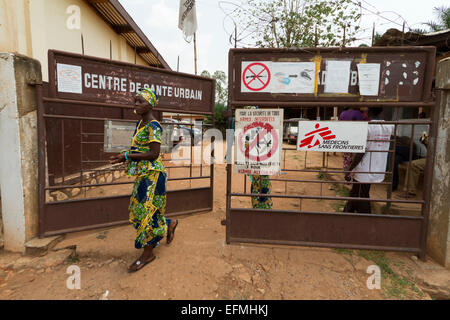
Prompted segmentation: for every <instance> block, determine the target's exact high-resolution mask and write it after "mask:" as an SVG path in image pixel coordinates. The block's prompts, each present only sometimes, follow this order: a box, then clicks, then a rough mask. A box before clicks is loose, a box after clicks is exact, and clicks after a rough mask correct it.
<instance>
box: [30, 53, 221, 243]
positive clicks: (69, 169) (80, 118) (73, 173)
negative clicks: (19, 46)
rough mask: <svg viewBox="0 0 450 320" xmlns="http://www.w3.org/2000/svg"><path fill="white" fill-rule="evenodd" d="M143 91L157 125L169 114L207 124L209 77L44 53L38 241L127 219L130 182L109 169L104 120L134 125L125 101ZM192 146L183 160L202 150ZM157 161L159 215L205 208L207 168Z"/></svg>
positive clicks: (211, 94) (209, 200) (209, 198)
mask: <svg viewBox="0 0 450 320" xmlns="http://www.w3.org/2000/svg"><path fill="white" fill-rule="evenodd" d="M146 85H148V86H149V87H152V86H153V87H154V88H155V90H156V91H157V92H158V94H159V95H160V103H159V104H158V107H157V108H155V110H156V111H158V112H159V115H160V120H161V118H162V112H176V113H184V114H194V115H209V116H211V117H212V120H213V121H212V123H214V112H213V110H214V99H215V80H213V79H209V78H204V77H199V76H193V75H189V74H183V73H178V72H173V71H168V70H164V69H157V68H152V67H144V66H138V65H134V64H127V63H122V62H117V61H110V60H106V59H99V58H94V57H87V56H81V55H77V54H72V53H66V52H59V51H49V83H48V85H47V84H44V85H43V86H38V88H37V90H38V91H37V92H38V93H37V94H38V101H39V106H38V135H39V142H38V143H39V234H40V236H49V235H55V234H61V233H67V232H72V231H79V230H86V229H91V228H98V227H105V226H112V225H117V224H122V223H126V222H127V221H128V210H127V208H128V204H129V197H130V194H131V190H132V189H131V188H132V184H133V180H132V179H131V178H129V177H126V176H125V174H124V167H123V165H121V164H120V165H110V164H109V161H108V160H109V157H110V156H111V155H112V154H111V153H105V152H104V140H105V122H106V121H108V120H120V121H126V122H131V123H136V121H137V116H136V115H134V114H133V112H132V111H133V107H132V105H133V103H134V102H133V97H134V95H135V92H136V88H138V87H144V86H146ZM161 123H162V125H163V126H171V125H173V124H172V123H164V122H161ZM188 126H189V125H188ZM200 144H201V145H195V146H193V145H191V144H190V146H189V148H190V154H191V155H192V150H193V148H201V149H202V150H203V141H200ZM185 148H186V147H185ZM212 152H213V151H212ZM185 153H189V152H185ZM185 153H183V155H184V154H185ZM190 159H192V157H191V158H190ZM163 161H164V164H165V166H166V168H167V171H168V186H167V189H168V190H167V207H166V216H168V217H170V216H174V215H182V214H190V213H195V212H203V211H210V210H212V207H213V177H214V175H213V172H214V166H213V162H212V161H209V162H202V163H200V164H198V165H194V164H193V163H192V161H190V162H189V159H188V164H184V165H178V164H174V163H173V162H172V161H171V158H170V154H169V153H167V154H163Z"/></svg>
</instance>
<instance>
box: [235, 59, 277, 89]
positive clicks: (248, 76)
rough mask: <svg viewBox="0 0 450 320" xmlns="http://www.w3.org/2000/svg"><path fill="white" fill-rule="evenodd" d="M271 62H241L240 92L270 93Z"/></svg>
mask: <svg viewBox="0 0 450 320" xmlns="http://www.w3.org/2000/svg"><path fill="white" fill-rule="evenodd" d="M271 70H272V62H271V61H243V62H242V74H241V92H270V89H271V88H270V85H269V84H270V81H271V79H272V72H271Z"/></svg>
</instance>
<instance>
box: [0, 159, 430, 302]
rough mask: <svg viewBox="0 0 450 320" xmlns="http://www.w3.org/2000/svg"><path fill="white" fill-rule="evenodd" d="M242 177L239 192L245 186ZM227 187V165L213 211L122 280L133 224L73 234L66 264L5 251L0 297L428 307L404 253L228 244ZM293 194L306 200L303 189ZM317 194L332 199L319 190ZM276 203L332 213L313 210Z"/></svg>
mask: <svg viewBox="0 0 450 320" xmlns="http://www.w3.org/2000/svg"><path fill="white" fill-rule="evenodd" d="M293 156H295V155H293ZM297 156H298V155H297ZM335 161H336V163H338V162H339V161H340V158H336V159H335ZM238 179H239V178H237V179H235V181H236V182H235V186H234V187H236V188H239V187H240V188H242V187H243V180H242V178H241V180H239V181H238ZM225 181H226V171H225V165H217V166H216V169H215V195H214V211H212V212H209V213H204V214H197V215H192V216H185V217H182V218H180V224H179V227H178V228H177V231H176V236H175V240H174V241H173V243H172V244H171V245H169V246H168V245H166V243H165V239H164V240H163V242H162V243H161V245H160V246H159V247H158V248H157V249H155V253H156V255H157V259H156V260H155V261H154V262H152V263H151V264H149V265H147V266H146V267H145V268H144V269H142V270H140V271H139V272H137V273H134V274H129V273H127V272H126V269H127V266H128V265H129V264H130V263H131V262H132V261H133V260H134V259H135V258H136V257H137V256H138V255H139V252H138V251H137V250H135V249H134V247H133V241H134V235H135V234H134V229H133V228H132V227H130V226H121V227H115V228H109V229H102V230H95V231H86V232H79V233H74V234H70V235H67V236H66V238H65V239H64V240H63V241H62V242H61V243H59V244H58V246H57V247H56V248H59V249H60V248H64V247H67V246H70V245H76V252H77V257H76V258H74V257H72V258H70V259H67V256H68V253H70V252H68V251H67V250H62V251H56V252H51V253H49V254H48V255H47V256H44V257H41V258H24V257H21V256H20V255H18V254H10V253H5V252H3V253H0V267H1V269H0V299H99V298H100V297H101V296H102V295H103V294H105V292H106V291H108V292H109V293H108V298H109V299H152V300H154V299H386V298H388V299H429V296H428V295H427V294H425V293H423V292H422V291H421V290H420V289H419V288H418V287H417V286H416V285H415V284H414V283H413V282H412V281H410V280H407V279H406V277H404V275H407V274H409V273H408V272H409V271H411V270H412V269H414V268H416V269H417V268H419V269H420V266H419V264H418V263H417V262H416V261H415V260H412V259H411V256H410V255H408V254H398V253H388V254H384V253H377V252H363V251H356V250H353V251H351V250H332V249H322V248H307V247H290V246H266V245H251V244H246V245H226V243H225V227H224V226H222V225H221V224H220V221H221V220H222V219H224V218H225V188H224V187H223V186H224V185H225V184H224V182H225ZM247 188H248V189H247V190H249V186H248V185H247ZM290 188H291V189H290V191H292V192H301V189H300V188H305V186H294V187H290ZM308 188H309V187H308ZM318 188H319V189H318ZM299 190H300V191H299ZM311 190H312V191H313V192H323V193H324V194H330V195H331V194H333V195H334V194H335V193H334V192H335V191H334V190H329V189H328V188H323V190H320V186H318V184H314V186H313V187H312V189H311ZM311 190H310V189H309V190H308V192H312V191H311ZM274 192H284V184H280V185H274ZM248 201H249V200H248ZM239 204H240V205H242V206H248V203H247V202H244V201H242V202H240V203H239ZM276 205H280V206H283V208H284V206H293V207H295V206H296V205H297V206H298V205H302V206H305V205H307V206H308V207H309V206H316V207H317V208H316V209H317V210H319V209H320V210H321V211H323V210H330V209H331V210H332V206H331V205H330V207H328V208H326V209H324V208H323V207H324V204H323V203H322V204H321V203H314V202H311V203H309V204H308V203H305V202H304V203H302V204H298V203H297V202H296V203H290V202H289V203H284V204H283V203H278V204H277V203H276ZM326 205H327V206H328V205H329V204H326ZM297 208H298V207H297ZM27 259H28V260H27ZM374 261H375V262H374ZM375 263H377V264H380V265H381V266H382V268H381V269H382V280H381V286H382V289H381V290H376V289H374V290H369V289H368V288H367V284H366V283H367V279H368V277H369V276H370V275H369V274H367V272H366V271H367V267H368V266H369V265H373V264H375ZM70 265H77V266H79V267H80V270H81V289H80V290H69V289H67V286H66V281H67V279H68V277H69V275H68V274H67V273H66V270H67V267H68V266H70ZM415 266H419V267H415ZM421 268H422V269H423V268H425V267H423V266H422V267H421ZM394 269H395V270H396V271H395V272H394V271H393V270H394ZM425 269H426V268H425ZM425 269H424V270H425ZM400 274H401V275H400ZM394 275H395V276H394Z"/></svg>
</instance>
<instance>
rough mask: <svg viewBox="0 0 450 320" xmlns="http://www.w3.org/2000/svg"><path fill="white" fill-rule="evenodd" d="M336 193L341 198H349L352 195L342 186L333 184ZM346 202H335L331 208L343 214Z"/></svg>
mask: <svg viewBox="0 0 450 320" xmlns="http://www.w3.org/2000/svg"><path fill="white" fill-rule="evenodd" d="M333 187H334V192H335V194H336V195H337V196H339V197H348V196H349V195H350V191H349V190H348V189H347V188H346V187H344V186H343V185H341V184H338V183H333ZM345 203H346V201H344V200H339V201H335V202H333V203H332V204H331V207H332V208H333V210H334V211H335V212H342V211H343V209H344V207H345Z"/></svg>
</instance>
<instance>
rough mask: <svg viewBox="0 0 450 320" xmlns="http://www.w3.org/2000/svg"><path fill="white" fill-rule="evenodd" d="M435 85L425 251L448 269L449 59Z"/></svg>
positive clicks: (449, 201) (449, 236)
mask: <svg viewBox="0 0 450 320" xmlns="http://www.w3.org/2000/svg"><path fill="white" fill-rule="evenodd" d="M436 88H438V89H439V90H438V91H437V94H440V95H441V102H440V106H438V107H439V118H438V123H437V140H436V155H435V160H434V168H433V170H434V172H433V181H432V192H431V203H430V207H431V210H430V221H429V227H428V239H427V253H428V254H429V255H430V256H431V257H432V258H433V259H435V260H436V261H438V262H439V263H440V264H442V265H444V266H445V267H446V268H450V58H447V59H444V60H442V61H440V62H439V63H438V67H437V74H436Z"/></svg>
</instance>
